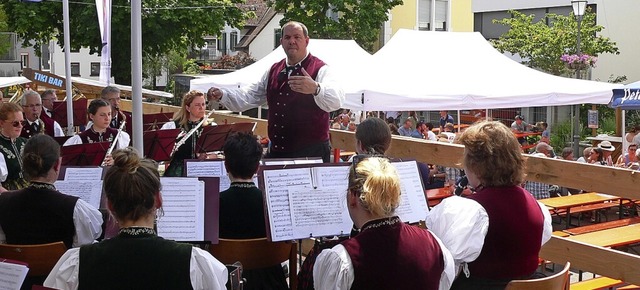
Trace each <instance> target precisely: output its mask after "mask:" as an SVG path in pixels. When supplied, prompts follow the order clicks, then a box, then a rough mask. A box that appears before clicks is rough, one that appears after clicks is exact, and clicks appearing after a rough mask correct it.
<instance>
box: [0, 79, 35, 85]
mask: <svg viewBox="0 0 640 290" xmlns="http://www.w3.org/2000/svg"><path fill="white" fill-rule="evenodd" d="M30 82H31V81H30V80H29V79H28V78H25V77H0V88H6V87H10V86H14V85H20V84H26V83H30Z"/></svg>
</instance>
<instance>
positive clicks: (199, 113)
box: [162, 90, 215, 176]
mask: <svg viewBox="0 0 640 290" xmlns="http://www.w3.org/2000/svg"><path fill="white" fill-rule="evenodd" d="M206 106H207V103H206V101H205V96H204V93H202V92H200V91H196V90H192V91H189V92H187V93H186V94H185V95H184V97H182V105H181V106H180V110H179V111H177V112H176V113H175V114H174V115H173V122H168V123H165V124H164V125H163V126H162V129H177V128H178V129H181V130H182V131H181V132H180V134H179V135H178V137H177V138H176V143H178V142H180V140H181V139H182V138H183V137H184V136H185V135H186V134H187V133H188V132H189V131H191V130H192V129H193V128H194V127H196V126H197V125H198V124H199V123H200V122H202V121H203V118H204V115H205V109H206ZM207 125H215V123H207V120H205V121H204V123H203V124H202V126H200V128H199V129H197V132H195V133H194V134H192V135H191V136H189V138H187V140H185V142H184V144H183V145H182V146H180V148H178V150H177V151H176V152H174V154H173V155H172V156H171V162H170V163H169V167H168V168H167V171H165V173H164V176H182V171H183V169H184V168H183V167H184V164H183V163H184V162H183V161H184V160H185V159H195V158H199V157H200V155H198V154H196V152H195V148H196V143H197V142H198V137H200V133H201V132H202V128H203V127H204V126H207ZM202 156H206V155H204V154H203V155H202Z"/></svg>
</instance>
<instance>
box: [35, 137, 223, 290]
mask: <svg viewBox="0 0 640 290" xmlns="http://www.w3.org/2000/svg"><path fill="white" fill-rule="evenodd" d="M113 159H114V164H113V166H111V167H110V168H109V169H108V170H107V173H106V175H105V177H104V183H103V191H104V193H105V195H106V197H107V207H108V208H109V211H110V212H111V214H112V215H114V216H115V218H116V220H117V221H118V226H119V227H120V231H119V233H118V235H117V236H116V237H113V238H111V239H107V240H103V241H102V242H100V243H97V244H91V245H86V246H83V247H81V248H79V249H78V248H75V249H71V250H69V251H67V252H66V253H65V254H64V255H63V256H62V257H61V258H60V260H59V261H58V263H57V264H56V265H55V267H54V268H53V270H52V271H51V273H50V274H49V277H47V280H45V283H44V285H45V286H47V287H51V288H56V289H78V288H80V287H81V288H82V289H225V283H226V281H227V269H226V267H225V266H224V265H223V264H222V263H220V262H219V261H218V260H216V259H215V258H214V257H213V256H211V254H209V253H208V252H206V251H203V250H201V249H199V248H194V247H192V246H191V245H190V244H181V243H177V242H175V241H170V240H165V239H163V238H161V237H159V236H157V234H156V231H155V230H154V222H155V219H156V216H157V215H158V214H162V196H161V195H160V187H161V185H160V175H159V174H158V165H157V163H156V162H155V161H153V160H150V159H143V158H141V157H140V156H139V155H138V152H136V150H135V149H133V148H131V147H129V148H126V149H122V150H118V151H116V152H115V153H114V154H113Z"/></svg>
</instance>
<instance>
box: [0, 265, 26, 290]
mask: <svg viewBox="0 0 640 290" xmlns="http://www.w3.org/2000/svg"><path fill="white" fill-rule="evenodd" d="M2 260H4V259H0V289H20V286H21V285H22V282H24V279H25V278H26V277H27V272H29V268H28V267H27V266H25V265H20V264H14V263H11V262H8V261H7V262H5V261H2Z"/></svg>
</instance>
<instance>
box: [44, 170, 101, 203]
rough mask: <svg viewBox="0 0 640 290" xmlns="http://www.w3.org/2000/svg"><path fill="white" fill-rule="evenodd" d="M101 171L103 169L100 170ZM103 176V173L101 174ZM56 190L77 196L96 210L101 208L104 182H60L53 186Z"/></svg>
mask: <svg viewBox="0 0 640 290" xmlns="http://www.w3.org/2000/svg"><path fill="white" fill-rule="evenodd" d="M100 169H101V168H100ZM100 174H101V175H102V173H100ZM53 185H54V186H55V187H56V189H57V190H58V191H60V192H62V193H64V194H68V195H72V196H77V197H78V198H80V199H82V200H84V201H85V202H87V203H88V204H90V205H91V206H93V207H95V208H100V198H101V197H102V180H100V179H97V180H96V179H94V180H82V181H81V180H77V181H68V180H58V181H56V182H55V183H54V184H53Z"/></svg>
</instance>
